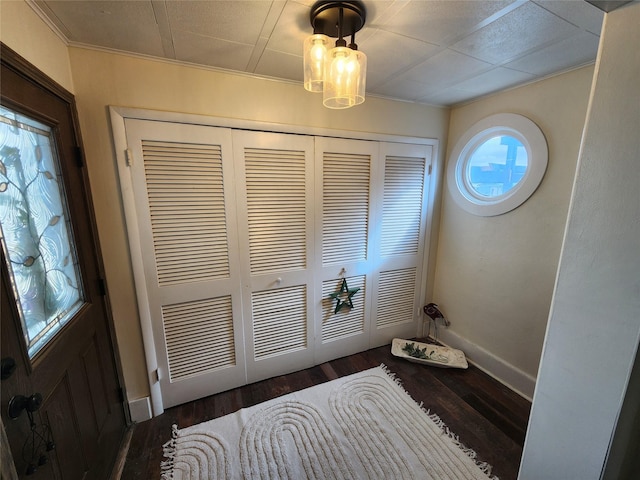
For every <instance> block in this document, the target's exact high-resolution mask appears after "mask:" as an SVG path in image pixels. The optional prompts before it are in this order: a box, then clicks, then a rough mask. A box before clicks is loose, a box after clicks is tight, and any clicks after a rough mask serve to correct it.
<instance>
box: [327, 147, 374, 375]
mask: <svg viewBox="0 0 640 480" xmlns="http://www.w3.org/2000/svg"><path fill="white" fill-rule="evenodd" d="M315 143H316V144H315V155H316V200H315V204H316V232H317V237H318V247H317V249H316V257H315V258H316V261H315V265H316V268H315V271H316V273H317V275H318V279H319V280H318V285H317V286H316V289H317V291H318V296H319V299H318V301H317V302H316V318H317V320H316V362H317V363H320V362H324V361H328V360H330V359H333V358H338V357H341V356H345V355H350V354H352V353H356V352H361V351H363V350H366V349H367V348H369V336H370V326H371V324H370V322H369V321H368V318H369V316H370V313H371V282H372V279H373V273H374V272H375V268H376V265H375V258H374V257H375V255H374V252H375V245H374V244H373V243H372V242H371V239H372V238H374V232H375V229H376V214H375V212H376V207H375V196H374V191H373V187H374V185H375V175H376V172H375V168H373V167H374V166H375V165H376V163H377V162H378V151H379V147H378V143H377V142H369V141H358V140H345V139H336V138H325V137H317V138H316V142H315ZM343 278H344V279H346V281H347V287H348V288H349V289H350V290H353V289H356V288H358V289H359V290H358V291H357V292H356V293H355V294H354V295H353V296H352V297H351V302H352V304H353V308H347V307H343V308H341V309H340V310H339V311H338V312H335V307H336V300H333V299H332V298H331V297H330V295H331V294H332V293H335V292H338V291H340V289H341V284H342V279H343ZM341 299H342V300H346V298H345V297H344V296H342V297H341Z"/></svg>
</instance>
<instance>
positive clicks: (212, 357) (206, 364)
mask: <svg viewBox="0 0 640 480" xmlns="http://www.w3.org/2000/svg"><path fill="white" fill-rule="evenodd" d="M162 322H163V327H164V333H165V341H166V344H167V355H168V360H169V375H170V377H171V381H172V382H174V381H176V380H179V379H182V378H185V377H191V376H194V375H199V374H202V373H205V372H211V371H213V370H216V369H221V368H225V367H229V366H233V365H235V363H236V359H235V349H234V335H233V318H232V313H231V296H230V295H228V296H223V297H218V298H211V299H207V300H199V301H195V302H187V303H179V304H174V305H164V306H163V307H162Z"/></svg>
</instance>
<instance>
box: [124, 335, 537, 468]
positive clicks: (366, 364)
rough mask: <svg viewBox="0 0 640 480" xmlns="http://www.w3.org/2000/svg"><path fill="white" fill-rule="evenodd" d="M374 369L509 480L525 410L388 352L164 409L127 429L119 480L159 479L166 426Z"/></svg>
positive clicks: (490, 390) (465, 375)
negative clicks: (393, 379) (385, 372)
mask: <svg viewBox="0 0 640 480" xmlns="http://www.w3.org/2000/svg"><path fill="white" fill-rule="evenodd" d="M423 341H424V340H423ZM381 363H384V364H385V365H387V367H388V368H389V370H391V371H392V372H394V373H395V374H396V376H397V377H398V378H399V379H400V381H401V382H402V385H403V386H404V388H405V390H406V391H407V392H408V393H409V394H410V395H411V396H412V397H413V399H414V400H416V401H417V402H418V403H420V402H423V406H424V407H425V408H427V409H429V410H430V411H431V412H433V413H436V414H438V415H439V416H440V418H441V419H442V420H443V421H444V422H445V423H446V425H447V426H448V427H449V428H450V429H451V431H452V432H454V433H455V434H456V435H458V437H459V439H460V441H461V442H462V443H463V444H464V445H465V446H467V447H469V448H472V449H473V450H475V452H476V453H477V456H478V460H481V461H484V462H487V463H489V464H491V465H492V466H493V472H492V473H493V475H496V476H498V477H499V478H500V479H501V480H513V479H516V477H517V475H518V468H519V465H520V457H521V455H522V445H523V442H524V435H525V431H526V427H527V421H528V418H529V410H530V407H531V404H530V402H528V401H527V400H525V399H523V398H522V397H520V396H519V395H517V394H516V393H514V392H512V391H511V390H509V389H508V388H507V387H505V386H504V385H502V384H501V383H499V382H497V381H496V380H494V379H493V378H491V377H489V376H488V375H486V374H485V373H483V372H482V371H480V370H479V369H477V368H475V367H474V366H472V365H469V369H467V370H457V369H440V368H434V367H429V366H425V365H419V364H415V363H411V362H407V361H406V360H402V359H399V358H397V357H394V356H392V355H391V348H390V347H389V346H384V347H379V348H375V349H372V350H369V351H366V352H362V353H358V354H356V355H351V356H348V357H344V358H340V359H337V360H333V361H331V362H327V363H324V364H322V365H318V366H315V367H313V368H309V369H306V370H302V371H299V372H295V373H291V374H288V375H282V376H279V377H275V378H272V379H269V380H264V381H261V382H257V383H254V384H251V385H246V386H244V387H240V388H236V389H234V390H229V391H227V392H223V393H219V394H217V395H212V396H210V397H206V398H203V399H200V400H197V401H195V402H191V403H187V404H184V405H180V406H177V407H173V408H170V409H167V410H166V411H165V413H164V414H163V415H160V416H159V417H156V418H153V419H151V420H149V421H146V422H143V423H140V424H138V425H136V426H135V427H134V430H133V435H132V438H131V443H130V447H129V451H128V453H127V456H126V461H125V465H124V468H123V470H122V475H121V477H120V478H121V479H122V480H134V479H140V480H148V479H158V478H160V462H161V461H162V460H163V458H162V444H163V443H165V442H166V441H167V440H169V438H170V437H171V426H172V425H173V424H174V423H175V424H177V425H178V426H179V427H180V428H184V427H188V426H190V425H193V424H196V423H200V422H204V421H207V420H211V419H213V418H217V417H220V416H223V415H227V414H229V413H233V412H235V411H236V410H238V409H240V408H245V407H250V406H252V405H255V404H258V403H261V402H264V401H266V400H270V399H272V398H275V397H278V396H280V395H284V394H286V393H289V392H292V391H296V390H301V389H303V388H307V387H311V386H313V385H317V384H319V383H324V382H327V381H329V380H333V379H336V378H338V377H342V376H345V375H350V374H352V373H356V372H359V371H362V370H366V369H368V368H372V367H376V366H378V365H380V364H381Z"/></svg>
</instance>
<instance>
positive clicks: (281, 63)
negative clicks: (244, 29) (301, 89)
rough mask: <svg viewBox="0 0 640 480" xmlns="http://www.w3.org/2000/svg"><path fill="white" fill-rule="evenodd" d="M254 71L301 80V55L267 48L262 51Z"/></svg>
mask: <svg viewBox="0 0 640 480" xmlns="http://www.w3.org/2000/svg"><path fill="white" fill-rule="evenodd" d="M255 73H257V74H258V75H266V76H267V77H274V78H286V79H288V80H297V81H300V82H302V77H303V68H302V57H299V56H297V55H290V54H288V53H282V52H276V51H274V50H268V49H267V50H265V51H264V52H263V53H262V57H260V61H259V62H258V65H257V67H256V69H255Z"/></svg>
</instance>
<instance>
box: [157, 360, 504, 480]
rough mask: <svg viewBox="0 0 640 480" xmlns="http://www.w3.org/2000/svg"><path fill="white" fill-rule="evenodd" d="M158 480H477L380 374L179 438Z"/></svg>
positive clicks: (477, 466) (482, 466)
mask: <svg viewBox="0 0 640 480" xmlns="http://www.w3.org/2000/svg"><path fill="white" fill-rule="evenodd" d="M164 456H165V458H166V460H165V461H164V462H162V478H163V480H169V479H172V480H204V479H220V480H223V479H224V480H227V479H251V480H253V479H264V480H267V479H273V480H275V479H290V480H304V479H317V480H325V479H376V480H381V479H403V480H409V479H416V480H428V479H433V480H447V479H450V480H487V479H488V478H492V479H494V480H495V479H496V477H491V467H490V466H489V465H487V464H486V463H481V462H479V461H477V460H476V455H475V452H473V451H472V450H470V449H467V448H465V447H464V446H463V445H462V444H461V443H460V441H459V440H458V438H457V436H456V435H455V434H453V433H452V432H451V431H450V430H449V429H448V428H447V427H446V425H444V423H443V422H442V421H441V420H440V419H439V418H438V416H437V415H435V414H431V413H430V412H428V411H426V410H425V409H424V408H422V406H421V405H419V404H417V403H416V402H415V401H414V400H413V399H412V398H411V397H410V396H409V394H408V393H407V392H406V391H405V390H404V389H403V388H402V386H401V385H400V382H399V381H398V380H397V379H396V377H395V376H394V374H393V373H391V372H389V370H388V369H387V368H386V367H385V366H384V365H382V366H380V367H376V368H372V369H370V370H366V371H363V372H360V373H356V374H353V375H350V376H347V377H341V378H338V379H336V380H333V381H330V382H327V383H324V384H321V385H316V386H313V387H310V388H307V389H305V390H301V391H298V392H293V393H290V394H287V395H284V396H282V397H279V398H275V399H273V400H270V401H268V402H264V403H261V404H258V405H255V406H253V407H250V408H246V409H242V410H239V411H237V412H235V413H232V414H230V415H226V416H224V417H220V418H216V419H214V420H210V421H208V422H204V423H201V424H198V425H194V426H191V427H188V428H184V429H179V428H178V427H177V426H175V425H174V427H173V435H172V439H171V440H170V441H168V442H167V443H166V444H165V445H164Z"/></svg>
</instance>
